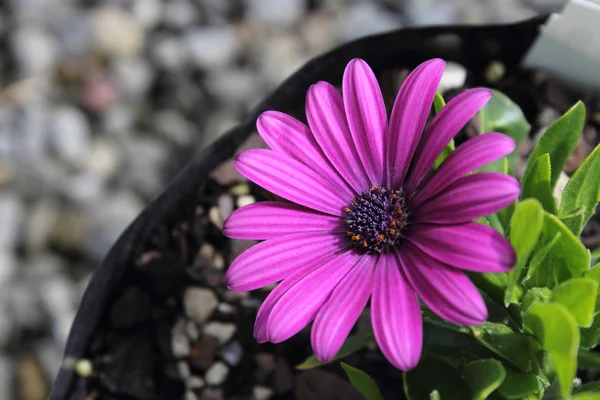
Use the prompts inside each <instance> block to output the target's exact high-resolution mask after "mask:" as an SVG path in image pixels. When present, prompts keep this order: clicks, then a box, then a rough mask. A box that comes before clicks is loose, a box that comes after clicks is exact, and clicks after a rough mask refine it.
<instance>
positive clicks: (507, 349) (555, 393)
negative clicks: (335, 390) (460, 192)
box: [299, 92, 600, 400]
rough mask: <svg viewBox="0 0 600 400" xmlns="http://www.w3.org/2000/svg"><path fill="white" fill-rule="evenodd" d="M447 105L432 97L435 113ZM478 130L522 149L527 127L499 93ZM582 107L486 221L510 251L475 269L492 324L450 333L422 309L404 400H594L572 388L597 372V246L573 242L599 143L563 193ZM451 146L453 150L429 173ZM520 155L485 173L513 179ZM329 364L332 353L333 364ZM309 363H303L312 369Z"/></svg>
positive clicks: (596, 176)
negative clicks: (419, 349)
mask: <svg viewBox="0 0 600 400" xmlns="http://www.w3.org/2000/svg"><path fill="white" fill-rule="evenodd" d="M443 106H444V102H443V99H442V98H441V96H437V97H436V101H435V110H436V112H437V111H439V109H441V108H442V107H443ZM479 117H480V124H481V131H482V132H489V131H496V132H502V133H505V134H507V135H509V136H511V137H512V138H513V139H515V141H516V142H517V144H518V143H519V142H520V141H521V140H523V138H525V137H526V135H527V133H528V131H529V124H528V123H527V121H526V120H525V117H524V116H523V113H522V112H521V110H520V109H519V107H518V106H517V105H516V104H514V103H513V102H512V101H510V100H509V99H508V98H507V97H506V96H504V95H502V94H501V93H498V92H495V93H494V96H493V97H492V99H491V101H490V102H489V103H488V105H487V106H486V107H485V108H484V109H483V110H482V112H481V114H480V116H479ZM584 121H585V107H584V105H583V104H582V103H581V102H578V103H577V104H575V105H574V106H573V107H572V108H571V109H570V110H568V111H567V112H566V113H565V114H564V115H563V116H562V117H561V118H560V119H558V120H557V121H556V122H555V123H554V124H552V125H551V126H550V127H548V128H547V129H546V131H545V132H544V133H543V135H542V136H541V137H540V139H539V141H538V142H537V144H536V146H535V148H534V150H533V152H532V153H531V156H530V157H529V160H528V163H527V166H526V168H525V172H524V174H523V177H522V179H521V186H522V191H521V196H520V199H519V200H518V201H517V202H515V204H513V205H512V206H510V207H507V208H506V209H505V210H502V211H501V212H499V213H497V214H494V215H491V216H488V217H487V218H484V219H482V220H481V221H480V222H482V223H486V224H488V225H490V226H491V227H493V228H494V229H496V230H498V231H499V232H501V233H503V234H504V235H506V237H507V238H508V239H509V240H510V242H511V243H512V245H513V247H514V248H515V251H516V254H517V263H516V265H515V267H514V268H513V269H512V270H511V271H509V272H508V273H505V274H472V275H470V277H471V278H472V279H473V281H474V282H475V284H476V285H477V286H478V288H479V289H480V291H481V292H482V294H483V296H484V299H485V300H486V304H487V306H488V311H489V320H488V322H486V323H484V324H483V325H481V326H477V327H457V326H454V325H451V324H448V323H446V322H444V321H442V320H441V319H439V318H437V317H436V316H435V315H433V314H432V313H430V312H429V311H428V310H424V321H425V326H424V349H423V358H422V360H421V362H420V363H419V365H418V366H417V367H416V368H415V369H414V370H412V371H409V372H407V373H405V374H404V389H405V394H406V396H407V398H408V399H410V400H421V399H423V400H431V399H443V400H453V399H461V400H462V399H475V400H480V399H488V398H489V399H525V400H534V399H537V400H539V399H547V400H551V399H569V398H572V399H579V400H583V399H592V398H593V399H596V398H597V399H600V383H599V382H591V383H587V384H584V385H580V386H576V387H574V381H575V378H576V372H577V369H578V368H584V369H585V368H588V369H596V370H600V353H596V352H593V351H591V350H590V349H591V348H592V347H594V346H596V345H598V344H600V316H598V314H600V296H599V290H598V286H599V284H600V264H598V265H595V266H592V261H594V260H595V261H598V259H600V250H597V251H594V253H593V254H592V253H590V251H589V250H588V249H586V248H585V247H584V246H583V244H582V243H581V240H580V234H581V232H582V230H583V227H584V225H585V223H586V222H587V221H588V220H589V219H590V218H591V216H592V215H593V213H594V211H595V209H596V205H597V204H598V202H599V201H600V150H599V149H600V146H599V147H598V148H596V149H595V150H594V151H593V152H592V153H591V154H590V155H589V156H588V158H587V159H586V160H585V161H584V162H583V163H582V164H581V165H580V166H579V168H578V169H577V171H576V172H575V173H574V174H573V175H572V176H571V177H570V178H569V179H568V181H567V183H566V184H565V185H564V187H558V186H559V182H560V181H561V179H560V178H561V174H562V171H563V169H564V165H565V163H566V161H567V159H568V157H569V155H570V154H571V153H572V152H573V150H574V149H575V148H576V146H577V143H578V142H579V140H580V136H581V132H582V130H583V126H584ZM453 150H454V142H451V143H449V144H448V146H447V147H446V149H445V150H444V152H443V153H442V154H441V155H440V157H439V158H438V160H437V162H436V167H437V166H438V165H439V164H441V163H442V162H443V160H444V159H445V158H446V157H447V156H448V155H449V154H450V153H451V152H452V151H453ZM517 162H518V157H517V156H516V154H511V155H509V156H508V157H507V158H506V159H504V160H500V161H498V162H495V163H492V164H490V165H487V166H485V167H484V168H482V170H488V171H489V170H495V171H502V172H505V173H510V174H513V175H514V174H515V171H516V170H517V168H516V166H517ZM372 341H373V337H372V334H371V333H364V334H361V335H356V336H354V337H351V338H350V339H349V340H348V341H347V343H346V345H345V346H344V347H343V348H342V350H341V351H340V354H338V357H339V358H342V357H344V356H347V355H349V354H351V353H354V352H355V351H357V350H359V349H361V348H363V347H365V346H367V345H368V344H369V343H372ZM338 357H336V358H338ZM319 364H320V363H318V362H317V361H316V359H314V358H312V359H308V360H307V361H306V362H305V363H303V364H302V365H301V366H299V368H310V367H314V366H317V365H319ZM343 369H344V370H345V372H346V373H347V374H348V376H349V378H350V380H351V381H352V383H353V384H354V385H355V387H357V388H358V390H359V391H360V392H361V393H362V394H363V395H364V396H365V398H367V399H373V400H375V399H377V400H378V399H381V393H379V390H377V386H376V384H375V382H374V381H373V380H372V379H371V378H369V377H368V376H367V375H366V374H365V373H364V372H362V371H358V370H356V369H354V368H352V367H349V366H347V365H343Z"/></svg>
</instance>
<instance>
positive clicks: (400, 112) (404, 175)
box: [224, 59, 519, 370]
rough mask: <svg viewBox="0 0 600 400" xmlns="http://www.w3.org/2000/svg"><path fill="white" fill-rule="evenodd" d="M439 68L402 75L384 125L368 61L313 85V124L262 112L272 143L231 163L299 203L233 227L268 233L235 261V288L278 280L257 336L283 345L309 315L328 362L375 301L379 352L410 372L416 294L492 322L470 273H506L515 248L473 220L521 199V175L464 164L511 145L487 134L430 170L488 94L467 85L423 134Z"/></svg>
mask: <svg viewBox="0 0 600 400" xmlns="http://www.w3.org/2000/svg"><path fill="white" fill-rule="evenodd" d="M444 66H445V63H444V61H443V60H440V59H433V60H430V61H427V62H425V63H423V64H421V65H419V66H418V67H417V68H416V69H415V70H414V71H413V72H412V73H411V74H410V75H409V76H408V77H407V78H406V81H405V82H404V84H403V85H402V88H401V89H400V92H399V93H398V96H397V98H396V101H395V103H394V106H393V109H392V113H391V117H390V121H389V123H388V120H387V115H386V111H385V106H384V102H383V97H382V94H381V90H380V88H379V85H378V83H377V80H376V79H375V75H374V74H373V71H371V69H370V67H369V66H368V65H367V64H366V63H365V62H364V61H363V60H360V59H355V60H352V61H351V62H350V63H349V64H348V66H347V67H346V71H345V73H344V79H343V84H342V93H343V96H340V94H339V93H338V91H337V90H336V89H335V88H334V87H333V86H332V85H330V84H329V83H326V82H318V83H316V84H314V85H313V86H311V88H310V89H309V90H308V94H307V99H306V115H307V118H308V124H309V127H307V126H305V125H304V124H302V123H301V122H299V121H297V120H295V119H294V118H292V117H290V116H288V115H285V114H282V113H279V112H274V111H268V112H265V113H263V114H262V115H261V116H260V118H259V119H258V123H257V127H258V132H259V133H260V135H261V136H262V138H263V139H264V140H265V142H266V143H267V144H268V145H269V146H270V148H271V149H272V150H265V149H258V150H248V151H245V152H243V153H241V154H240V155H239V156H238V157H237V159H236V160H235V167H236V168H237V170H238V171H239V172H240V173H241V174H242V175H244V176H245V177H246V178H248V179H249V180H251V181H252V182H254V183H256V184H258V185H260V186H262V187H263V188H265V189H266V190H268V191H270V192H272V193H274V194H276V195H278V196H280V197H282V198H284V199H287V200H289V201H290V203H283V202H272V201H265V202H259V203H256V204H252V205H249V206H246V207H243V208H241V209H239V210H237V211H235V212H234V213H233V214H232V215H231V216H230V217H229V218H228V219H227V221H226V222H225V228H224V232H225V235H227V236H229V237H231V238H237V239H253V240H264V242H261V243H259V244H257V245H256V246H253V247H252V248H250V249H249V250H247V251H245V252H244V253H243V254H242V255H240V256H239V257H238V258H237V259H236V260H235V261H234V262H233V263H232V264H231V266H230V267H229V270H228V271H227V276H226V282H227V285H228V287H229V288H230V289H232V290H238V291H246V290H254V289H257V288H260V287H263V286H266V285H270V284H272V283H275V282H279V281H281V283H280V284H279V285H278V286H277V287H275V289H274V290H273V291H272V292H271V293H270V294H269V296H268V297H267V298H266V300H265V302H264V304H263V305H262V307H261V308H260V310H259V312H258V316H257V319H256V324H255V327H254V336H255V338H256V340H257V341H259V342H265V341H270V342H274V343H278V342H281V341H284V340H286V339H288V338H290V337H291V336H293V335H295V334H296V333H298V332H299V331H300V330H301V329H302V328H304V327H305V326H307V325H308V324H309V323H310V322H311V321H314V324H313V326H312V331H311V342H312V347H313V349H314V351H315V355H316V356H317V358H318V359H320V360H322V361H326V360H330V359H331V358H333V357H334V356H335V354H336V353H337V352H338V350H339V349H340V347H341V346H342V344H343V343H344V340H345V339H346V338H347V336H348V334H349V333H350V330H351V329H352V327H353V326H354V324H355V322H356V320H357V319H358V317H359V315H360V314H361V312H362V311H363V309H364V308H365V306H366V305H367V302H368V301H369V298H370V299H371V316H372V325H373V331H374V334H375V339H376V340H377V343H378V345H379V348H380V349H381V351H382V352H383V354H384V355H385V356H386V357H387V359H388V360H389V361H390V362H391V363H392V364H393V365H394V366H396V367H397V368H399V369H401V370H409V369H411V368H413V367H414V366H415V365H416V364H417V363H418V361H419V358H420V355H421V348H422V344H423V331H422V319H421V311H420V309H419V302H418V297H420V298H421V300H422V301H423V302H424V303H425V304H426V305H427V306H428V307H429V308H430V309H431V310H432V311H434V312H435V313H436V314H437V315H439V316H440V317H441V318H444V319H445V320H448V321H450V322H453V323H456V324H463V325H477V324H480V323H482V322H484V321H485V319H486V318H487V309H486V306H485V304H484V302H483V299H482V298H481V295H480V294H479V292H478V291H477V288H476V287H475V285H473V283H472V282H471V281H470V280H469V279H468V278H467V276H466V275H465V273H464V272H463V271H461V270H468V271H476V272H505V271H508V270H509V269H510V268H511V267H512V266H513V264H514V262H515V252H514V250H513V248H512V246H511V245H510V243H509V242H508V241H507V240H506V239H505V238H504V237H503V236H502V235H501V234H500V233H498V232H496V231H495V230H493V229H491V228H490V227H487V226H485V225H482V224H479V223H476V222H473V219H475V218H478V217H484V216H486V215H489V214H492V213H494V212H496V211H498V210H500V209H502V208H504V207H506V206H508V205H509V204H511V203H512V202H513V201H515V199H517V197H518V195H519V184H518V182H517V181H516V180H515V179H514V178H512V177H509V176H507V175H503V174H500V173H495V172H479V173H473V174H469V173H470V172H472V171H475V170H476V169H477V168H479V167H481V166H483V165H484V164H487V163H489V162H491V161H493V160H496V159H498V158H501V157H504V156H506V155H507V154H509V153H510V152H512V151H513V150H514V148H515V143H514V141H513V140H512V139H510V138H509V137H507V136H504V135H502V134H499V133H486V134H484V135H481V136H478V137H476V138H474V139H471V140H469V141H468V142H466V143H465V144H463V145H462V146H460V147H458V148H457V149H456V150H455V151H454V152H452V153H451V154H450V156H449V157H448V158H447V159H446V160H445V161H444V162H443V163H442V165H441V166H440V167H439V168H438V169H437V170H436V171H435V172H434V173H433V174H430V173H429V172H430V171H431V170H432V166H433V164H434V162H435V160H436V158H437V157H438V155H439V154H440V153H441V152H442V150H443V149H444V147H445V146H446V144H447V143H448V142H449V141H450V140H451V139H452V137H453V136H454V135H455V134H456V133H457V132H458V131H459V130H460V129H462V127H463V126H464V125H465V124H466V123H467V122H468V121H469V120H470V119H471V118H472V117H473V116H474V115H475V114H476V113H477V111H478V110H479V109H481V108H482V107H483V106H484V105H485V103H486V102H487V101H488V100H489V99H490V97H491V95H492V94H491V92H490V91H489V90H487V89H472V90H468V91H466V92H464V93H461V94H460V95H458V96H456V97H455V98H454V99H452V100H451V101H450V102H448V104H447V105H446V106H445V107H444V108H443V109H442V110H441V111H440V113H439V114H437V115H436V116H435V118H434V119H433V120H432V122H431V123H430V124H429V126H428V128H427V129H426V130H425V132H424V133H423V130H424V129H425V125H426V121H427V117H428V115H429V111H430V108H431V104H432V101H433V97H434V95H435V92H436V89H437V86H438V84H439V81H440V78H441V76H442V73H443V71H444ZM417 296H418V297H417Z"/></svg>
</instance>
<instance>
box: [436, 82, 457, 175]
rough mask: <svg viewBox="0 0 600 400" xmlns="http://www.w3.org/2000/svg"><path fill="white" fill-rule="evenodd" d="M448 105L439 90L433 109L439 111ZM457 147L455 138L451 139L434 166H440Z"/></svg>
mask: <svg viewBox="0 0 600 400" xmlns="http://www.w3.org/2000/svg"><path fill="white" fill-rule="evenodd" d="M445 105H446V102H445V101H444V98H443V97H442V95H441V94H440V93H439V92H436V93H435V97H434V99H433V109H434V111H435V113H436V114H437V113H439V112H440V110H441V109H442V108H443V107H444V106H445ZM454 149H455V145H454V139H451V140H450V143H448V144H447V145H446V147H444V150H443V151H442V154H440V155H439V156H438V158H437V159H436V160H435V164H434V165H433V167H434V168H437V167H439V166H440V164H441V163H442V162H443V161H444V160H445V159H446V157H448V156H449V155H450V153H452V152H453V151H454Z"/></svg>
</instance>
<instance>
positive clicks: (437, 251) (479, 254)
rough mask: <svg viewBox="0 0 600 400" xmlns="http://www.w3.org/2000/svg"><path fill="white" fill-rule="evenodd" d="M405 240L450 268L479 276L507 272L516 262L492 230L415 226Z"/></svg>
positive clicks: (508, 246) (507, 245) (469, 225)
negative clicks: (482, 273) (480, 273)
mask: <svg viewBox="0 0 600 400" xmlns="http://www.w3.org/2000/svg"><path fill="white" fill-rule="evenodd" d="M406 238H407V239H408V240H409V241H410V242H411V243H413V244H414V245H415V246H417V247H418V248H419V249H421V250H422V251H423V252H425V253H427V254H429V255H430V256H431V257H433V258H435V259H436V260H438V261H441V262H442V263H444V264H447V265H450V266H451V267H455V268H460V269H464V270H468V271H476V272H506V271H508V270H510V269H511V268H512V267H513V265H514V264H515V261H516V255H515V250H514V249H513V247H512V246H511V244H510V242H509V241H508V240H507V239H506V238H505V237H504V236H502V235H501V234H500V233H499V232H497V231H495V230H494V229H492V228H490V227H489V226H485V225H481V224H478V223H476V222H466V223H464V224H457V225H433V224H421V223H415V224H414V225H411V226H410V228H409V231H408V234H407V236H406Z"/></svg>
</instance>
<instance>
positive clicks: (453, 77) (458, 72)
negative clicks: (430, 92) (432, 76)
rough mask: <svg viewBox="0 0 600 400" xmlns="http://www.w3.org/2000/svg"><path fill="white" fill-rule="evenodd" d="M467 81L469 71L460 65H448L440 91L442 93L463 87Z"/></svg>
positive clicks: (449, 63)
mask: <svg viewBox="0 0 600 400" xmlns="http://www.w3.org/2000/svg"><path fill="white" fill-rule="evenodd" d="M466 80H467V70H466V69H465V67H463V66H462V65H460V64H457V63H454V62H448V63H446V68H445V69H444V73H443V74H442V79H441V80H440V85H439V87H438V90H439V91H440V92H442V93H444V92H446V91H447V90H450V89H458V88H461V87H463V85H464V84H465V81H466Z"/></svg>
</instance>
